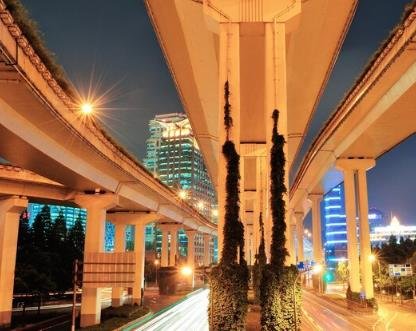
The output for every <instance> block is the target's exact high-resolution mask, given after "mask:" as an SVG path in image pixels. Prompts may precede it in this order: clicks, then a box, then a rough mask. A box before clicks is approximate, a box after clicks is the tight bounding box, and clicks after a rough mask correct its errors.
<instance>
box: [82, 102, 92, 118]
mask: <svg viewBox="0 0 416 331" xmlns="http://www.w3.org/2000/svg"><path fill="white" fill-rule="evenodd" d="M80 109H81V112H82V113H83V114H84V115H90V114H92V112H93V110H94V107H93V105H92V104H91V103H89V102H85V103H83V104H81V107H80Z"/></svg>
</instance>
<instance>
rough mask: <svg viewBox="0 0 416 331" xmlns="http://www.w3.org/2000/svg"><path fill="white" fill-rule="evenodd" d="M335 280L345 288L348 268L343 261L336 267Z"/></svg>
mask: <svg viewBox="0 0 416 331" xmlns="http://www.w3.org/2000/svg"><path fill="white" fill-rule="evenodd" d="M337 278H338V279H339V280H340V281H341V282H342V286H343V287H344V288H345V283H346V282H347V281H348V267H347V263H346V262H345V261H340V262H339V263H338V266H337Z"/></svg>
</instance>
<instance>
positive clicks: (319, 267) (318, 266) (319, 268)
mask: <svg viewBox="0 0 416 331" xmlns="http://www.w3.org/2000/svg"><path fill="white" fill-rule="evenodd" d="M322 270H323V267H322V264H315V265H314V266H313V268H312V272H313V273H314V274H320V273H321V272H322Z"/></svg>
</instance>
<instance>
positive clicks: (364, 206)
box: [358, 160, 375, 299]
mask: <svg viewBox="0 0 416 331" xmlns="http://www.w3.org/2000/svg"><path fill="white" fill-rule="evenodd" d="M371 161H373V163H374V164H375V162H374V160H371ZM366 170H367V169H363V168H361V169H359V170H358V196H359V210H360V255H361V256H360V261H361V271H362V282H363V287H364V293H365V297H366V298H367V299H372V298H373V297H374V284H373V269H372V265H371V261H370V254H371V243H370V227H369V222H368V191H367V176H366Z"/></svg>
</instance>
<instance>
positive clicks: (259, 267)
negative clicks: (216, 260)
mask: <svg viewBox="0 0 416 331" xmlns="http://www.w3.org/2000/svg"><path fill="white" fill-rule="evenodd" d="M259 225H260V245H259V253H258V254H256V261H255V262H254V266H253V272H252V275H253V290H254V298H255V301H256V302H257V303H260V284H261V281H262V273H263V269H264V266H265V265H266V263H267V257H266V250H265V244H264V224H263V217H262V213H260V217H259Z"/></svg>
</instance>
